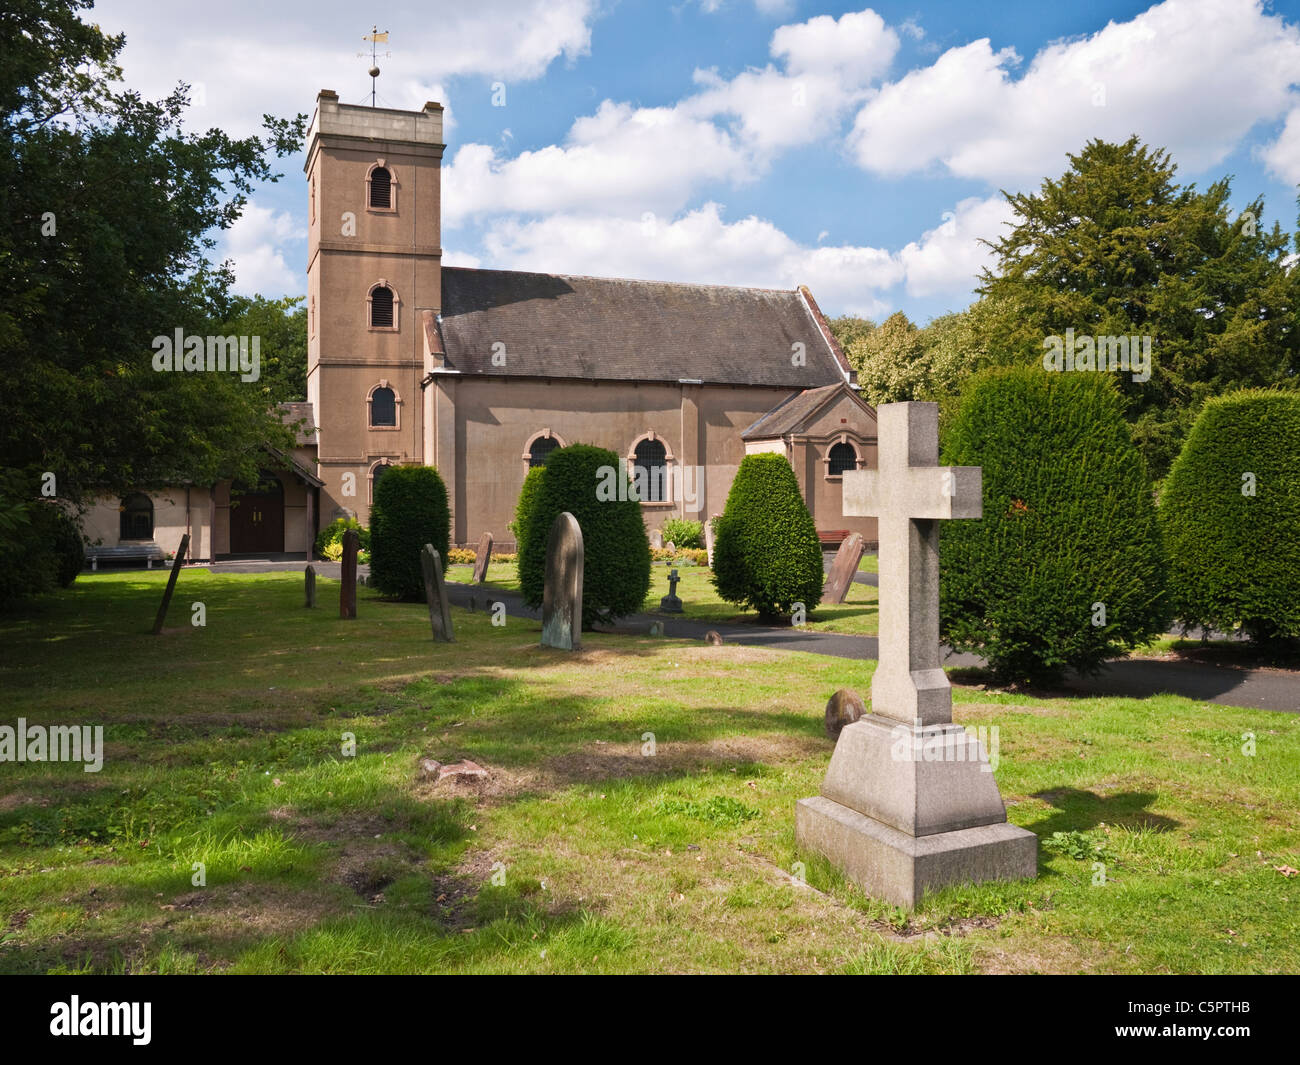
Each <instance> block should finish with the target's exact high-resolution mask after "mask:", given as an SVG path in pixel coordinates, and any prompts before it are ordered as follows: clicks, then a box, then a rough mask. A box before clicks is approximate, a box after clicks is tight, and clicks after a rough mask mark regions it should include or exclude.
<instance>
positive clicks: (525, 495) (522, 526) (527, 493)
mask: <svg viewBox="0 0 1300 1065" xmlns="http://www.w3.org/2000/svg"><path fill="white" fill-rule="evenodd" d="M545 472H546V467H545V466H533V467H531V468H530V469H529V471H528V473H526V474H525V475H524V483H523V484H521V485H520V486H519V499H518V500H517V501H516V502H515V520H514V521H512V522H511V523H510V531H511V533H513V534H514V537H515V550H516V551H518V550H519V548H520V547H521V546H523V542H524V530H526V529H527V528H528V518H529V515H531V514H532V512H533V504H535V503H536V502H537V493H538V491H539V490H540V489H541V487H542V475H543V474H544V473H545Z"/></svg>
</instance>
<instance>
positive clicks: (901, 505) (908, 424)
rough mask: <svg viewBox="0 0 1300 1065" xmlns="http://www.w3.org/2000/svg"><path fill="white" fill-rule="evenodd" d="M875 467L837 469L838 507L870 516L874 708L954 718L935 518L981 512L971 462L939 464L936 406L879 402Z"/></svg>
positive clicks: (936, 720)
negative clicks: (875, 624)
mask: <svg viewBox="0 0 1300 1065" xmlns="http://www.w3.org/2000/svg"><path fill="white" fill-rule="evenodd" d="M876 417H877V438H878V452H877V453H878V455H879V468H878V469H874V470H849V471H846V472H845V473H844V475H843V486H844V514H845V516H846V517H848V516H867V517H874V518H876V519H877V527H878V532H877V538H878V540H879V542H880V652H879V655H880V664H879V666H878V667H877V669H876V673H875V676H874V677H873V678H872V681H871V708H872V712H873V713H875V714H883V715H884V716H886V717H889V718H892V719H894V720H897V721H903V722H906V723H907V724H909V725H935V724H941V723H945V722H949V721H951V720H952V689H951V687H950V686H949V684H948V677H947V675H946V674H945V673H944V671H943V667H942V666H941V664H940V658H939V525H938V523H939V521H942V520H944V519H948V518H978V517H980V516H981V514H982V512H983V508H982V492H983V478H982V473H981V470H980V468H979V467H978V466H940V465H939V407H938V404H935V403H886V404H882V405H881V406H880V407H878V408H877V409H876Z"/></svg>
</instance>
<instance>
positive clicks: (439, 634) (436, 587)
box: [420, 544, 456, 643]
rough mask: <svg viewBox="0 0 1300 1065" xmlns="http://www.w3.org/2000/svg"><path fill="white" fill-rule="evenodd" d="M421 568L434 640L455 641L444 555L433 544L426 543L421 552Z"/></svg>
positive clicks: (437, 641) (439, 641)
mask: <svg viewBox="0 0 1300 1065" xmlns="http://www.w3.org/2000/svg"><path fill="white" fill-rule="evenodd" d="M420 569H421V570H423V572H424V601H425V602H426V603H428V604H429V627H430V628H431V629H432V630H433V640H434V642H435V643H455V641H456V634H455V632H454V631H453V630H452V627H451V604H450V603H449V602H448V601H447V586H446V584H444V583H443V579H442V557H441V556H440V555H439V554H438V552H437V551H436V550H435V549H434V546H433V544H425V545H424V550H423V551H421V552H420Z"/></svg>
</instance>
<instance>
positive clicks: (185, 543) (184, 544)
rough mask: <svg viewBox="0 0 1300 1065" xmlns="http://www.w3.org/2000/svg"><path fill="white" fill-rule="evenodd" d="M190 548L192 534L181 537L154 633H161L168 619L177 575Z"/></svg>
mask: <svg viewBox="0 0 1300 1065" xmlns="http://www.w3.org/2000/svg"><path fill="white" fill-rule="evenodd" d="M189 549H190V534H189V533H186V534H185V535H184V536H182V537H181V546H180V547H178V548H177V549H176V559H175V561H174V562H172V572H171V576H169V577H168V578H167V590H166V591H165V592H163V597H162V602H161V603H159V604H158V616H157V617H156V618H154V619H153V634H154V635H155V636H158V635H161V633H162V630H163V622H164V621H166V620H167V608H168V607H169V606H171V601H172V592H174V591H176V577H177V575H178V574H179V573H180V571H181V567H182V566H183V565H185V552H187V551H188V550H189Z"/></svg>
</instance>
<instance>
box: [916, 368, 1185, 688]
mask: <svg viewBox="0 0 1300 1065" xmlns="http://www.w3.org/2000/svg"><path fill="white" fill-rule="evenodd" d="M943 462H944V464H945V465H953V466H980V467H982V468H983V471H984V475H983V478H984V516H983V518H981V519H979V520H971V521H944V522H940V523H939V524H940V530H939V545H940V552H939V555H940V581H939V588H940V625H941V631H942V635H943V637H944V639H945V640H947V642H948V643H949V644H951V645H952V646H953V647H954V648H956V649H957V650H960V651H967V652H974V653H976V654H980V655H982V656H983V657H984V658H985V659H987V660H988V663H989V666H990V668H991V669H992V671H993V673H994V675H995V676H996V677H997V678H998V679H999V680H1002V681H1016V682H1023V681H1030V682H1050V681H1054V680H1056V679H1059V678H1060V676H1061V675H1062V674H1063V673H1064V672H1065V670H1066V669H1069V668H1073V669H1076V670H1079V671H1080V672H1085V673H1086V672H1090V671H1092V670H1094V669H1095V668H1097V667H1098V666H1099V665H1100V664H1101V662H1102V661H1104V660H1105V659H1107V658H1111V657H1114V656H1116V655H1118V654H1121V653H1123V652H1124V651H1125V650H1126V649H1127V648H1131V647H1133V646H1136V645H1138V644H1142V643H1146V642H1147V641H1148V640H1150V639H1151V638H1152V637H1154V636H1156V635H1158V634H1159V633H1161V632H1163V631H1164V626H1165V623H1166V621H1167V611H1166V601H1165V597H1164V589H1165V561H1164V553H1163V550H1162V548H1161V542H1160V531H1159V527H1158V524H1157V519H1156V512H1155V504H1154V500H1153V498H1152V490H1151V485H1150V481H1149V479H1148V476H1147V469H1146V465H1145V462H1144V461H1143V459H1142V456H1141V454H1140V453H1139V452H1138V450H1137V448H1136V447H1134V445H1133V441H1132V437H1131V435H1130V433H1129V429H1128V426H1127V425H1126V423H1125V421H1124V417H1123V409H1122V400H1121V398H1120V395H1119V392H1118V390H1117V389H1116V388H1115V386H1114V382H1112V381H1111V380H1110V379H1109V378H1107V377H1104V376H1102V375H1100V374H1095V373H1048V372H1047V371H1045V370H1043V369H1041V368H1038V367H1017V368H1007V369H1001V370H992V371H987V372H985V373H983V374H980V375H979V376H977V377H975V378H972V380H971V382H970V383H969V384H968V385H967V387H966V389H965V390H964V391H963V394H962V400H961V403H960V405H959V406H958V408H957V410H956V412H955V413H954V415H953V417H952V419H951V421H950V422H949V423H948V424H947V425H946V427H945V429H944V432H943Z"/></svg>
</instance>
